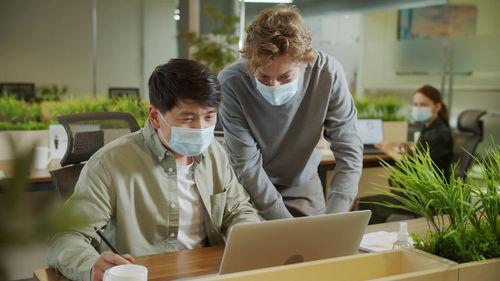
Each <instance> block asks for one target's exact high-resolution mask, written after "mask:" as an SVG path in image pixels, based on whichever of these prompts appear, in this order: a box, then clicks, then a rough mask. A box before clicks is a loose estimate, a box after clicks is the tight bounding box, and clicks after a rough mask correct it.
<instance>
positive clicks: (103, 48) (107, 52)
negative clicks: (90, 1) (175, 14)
mask: <svg viewBox="0 0 500 281" xmlns="http://www.w3.org/2000/svg"><path fill="white" fill-rule="evenodd" d="M141 2H142V1H137V0H98V1H97V93H99V94H104V95H107V93H108V88H109V87H122V88H127V87H132V88H140V86H141V82H142V73H141V67H142V65H141V64H142V57H141V44H142V42H141V41H142V38H141V32H142V10H141ZM141 93H142V91H141Z"/></svg>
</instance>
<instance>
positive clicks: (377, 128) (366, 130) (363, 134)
mask: <svg viewBox="0 0 500 281" xmlns="http://www.w3.org/2000/svg"><path fill="white" fill-rule="evenodd" d="M358 134H359V137H360V138H361V142H362V143H363V153H364V154H382V153H383V152H382V151H381V150H380V149H378V148H376V147H375V146H374V144H376V143H377V142H380V141H383V140H384V130H383V127H382V119H358Z"/></svg>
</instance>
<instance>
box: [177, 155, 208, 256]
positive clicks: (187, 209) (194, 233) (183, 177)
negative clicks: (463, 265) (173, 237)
mask: <svg viewBox="0 0 500 281" xmlns="http://www.w3.org/2000/svg"><path fill="white" fill-rule="evenodd" d="M177 186H178V187H179V190H178V194H179V233H178V236H177V248H178V249H179V250H186V249H194V248H201V247H203V246H204V245H203V241H204V240H205V238H206V237H207V234H206V232H205V225H204V221H205V217H204V216H203V213H202V205H203V202H202V200H201V197H200V194H199V193H198V189H197V188H196V183H195V182H194V173H193V164H192V163H191V164H190V165H188V166H177Z"/></svg>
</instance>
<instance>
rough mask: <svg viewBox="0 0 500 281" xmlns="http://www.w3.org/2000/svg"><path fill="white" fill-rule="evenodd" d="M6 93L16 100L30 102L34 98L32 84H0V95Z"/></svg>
mask: <svg viewBox="0 0 500 281" xmlns="http://www.w3.org/2000/svg"><path fill="white" fill-rule="evenodd" d="M3 93H8V94H11V95H13V96H15V97H16V99H18V100H22V99H24V100H25V101H31V100H33V99H34V98H35V84H34V83H0V95H1V94H3Z"/></svg>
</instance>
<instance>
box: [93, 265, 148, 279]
mask: <svg viewBox="0 0 500 281" xmlns="http://www.w3.org/2000/svg"><path fill="white" fill-rule="evenodd" d="M102 280H103V281H147V280H148V269H147V268H146V267H144V266H142V265H138V264H122V265H117V266H113V267H112V268H110V269H108V270H106V271H105V272H104V276H103V277H102Z"/></svg>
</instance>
